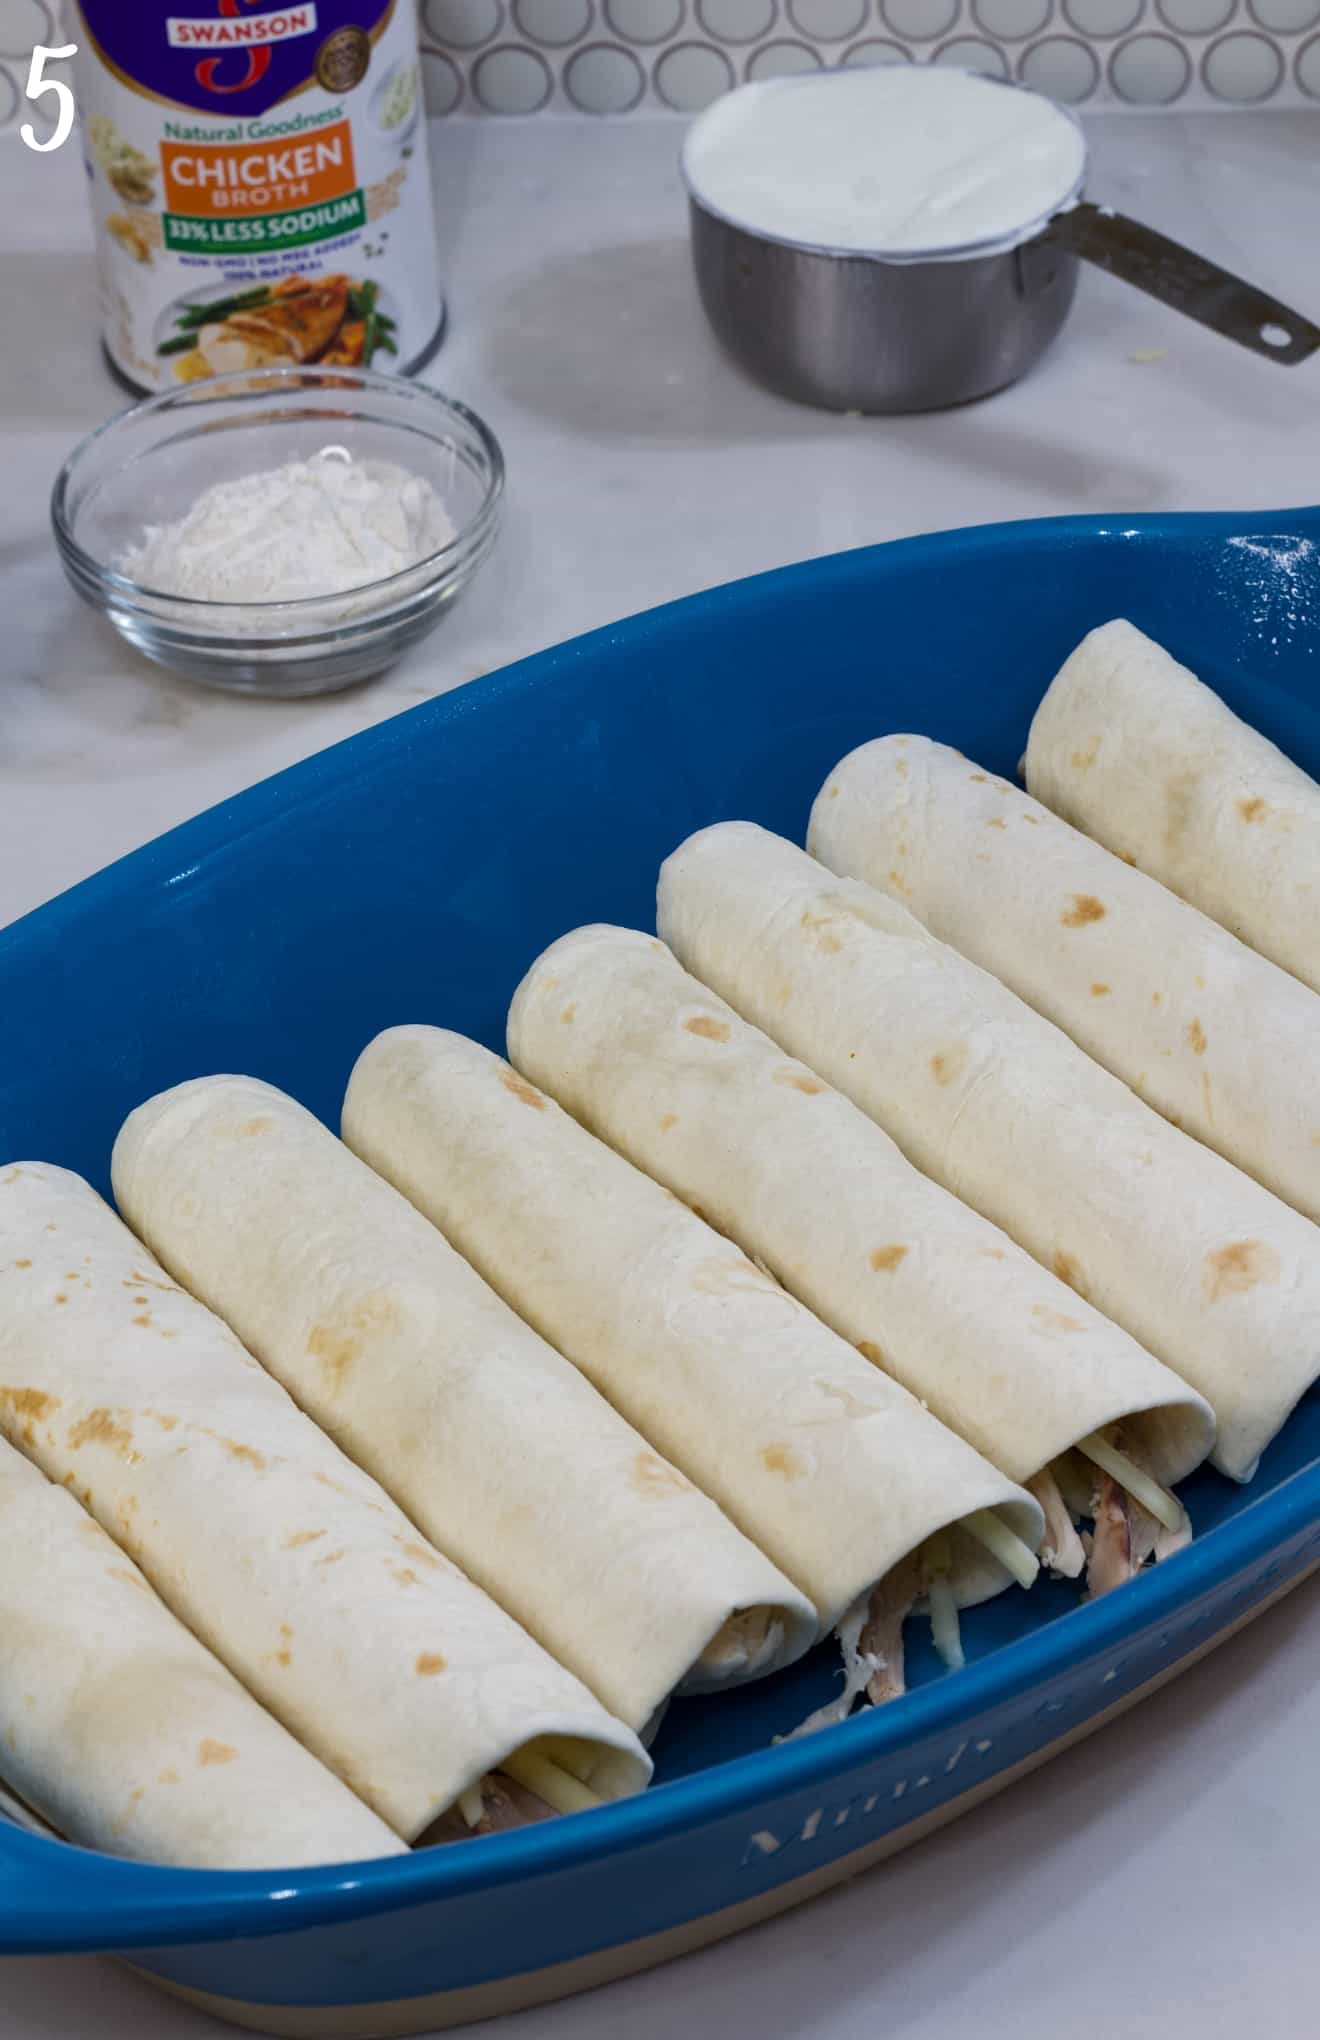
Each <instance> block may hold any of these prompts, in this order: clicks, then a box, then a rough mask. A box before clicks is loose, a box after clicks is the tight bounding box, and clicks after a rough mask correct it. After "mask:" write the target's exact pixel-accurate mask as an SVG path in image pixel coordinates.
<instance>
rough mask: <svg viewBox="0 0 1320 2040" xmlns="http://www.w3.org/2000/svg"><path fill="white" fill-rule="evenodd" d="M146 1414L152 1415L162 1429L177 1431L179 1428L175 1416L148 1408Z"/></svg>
mask: <svg viewBox="0 0 1320 2040" xmlns="http://www.w3.org/2000/svg"><path fill="white" fill-rule="evenodd" d="M147 1415H148V1416H149V1417H154V1419H155V1421H156V1422H157V1423H158V1424H159V1425H160V1428H161V1430H162V1431H177V1430H178V1428H179V1420H178V1418H177V1417H167V1416H164V1415H163V1414H162V1413H161V1411H160V1410H148V1411H147Z"/></svg>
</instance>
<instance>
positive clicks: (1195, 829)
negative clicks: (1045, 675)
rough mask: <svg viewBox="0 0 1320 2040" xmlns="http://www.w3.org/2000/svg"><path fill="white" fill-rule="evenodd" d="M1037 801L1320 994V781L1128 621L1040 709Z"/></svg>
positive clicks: (1074, 663) (1067, 673)
mask: <svg viewBox="0 0 1320 2040" xmlns="http://www.w3.org/2000/svg"><path fill="white" fill-rule="evenodd" d="M1026 762H1027V786H1028V789H1029V790H1030V792H1031V793H1032V794H1033V795H1034V796H1035V798H1036V799H1037V800H1040V801H1043V802H1044V803H1045V805H1046V807H1048V808H1053V810H1054V812H1055V814H1057V815H1062V817H1063V819H1064V820H1065V821H1067V822H1071V823H1073V825H1074V826H1075V827H1076V828H1079V829H1084V830H1085V831H1086V833H1087V835H1088V836H1094V837H1095V839H1096V841H1097V842H1098V843H1103V844H1104V845H1105V847H1106V849H1109V850H1112V851H1114V852H1115V853H1116V855H1118V856H1119V857H1122V858H1124V859H1125V860H1126V861H1127V862H1128V863H1129V864H1135V865H1136V867H1137V869H1138V870H1139V871H1144V872H1146V873H1148V874H1149V876H1150V877H1151V878H1157V879H1158V880H1159V881H1160V883H1161V885H1166V886H1168V887H1169V888H1170V889H1171V891H1173V892H1176V893H1178V894H1179V895H1180V897H1181V898H1183V899H1185V900H1189V901H1190V902H1191V904H1192V905H1193V906H1194V907H1199V908H1200V909H1201V912H1202V913H1203V914H1210V915H1212V916H1213V918H1214V919H1215V920H1216V921H1220V922H1222V924H1223V925H1224V927H1225V928H1228V929H1231V931H1232V933H1233V934H1234V935H1237V936H1240V937H1241V939H1242V941H1243V942H1248V943H1250V945H1251V947H1252V948H1253V949H1258V950H1259V951H1260V953H1261V955H1262V956H1268V957H1270V958H1271V959H1272V960H1273V961H1274V962H1275V963H1277V964H1280V965H1282V967H1283V969H1284V970H1289V971H1291V972H1292V974H1293V976H1294V977H1298V978H1301V979H1302V981H1303V982H1304V983H1305V984H1308V985H1310V987H1311V989H1312V991H1320V786H1317V784H1316V782H1315V780H1314V779H1312V778H1310V777H1309V775H1308V774H1307V773H1305V772H1303V771H1302V770H1301V768H1300V766H1297V765H1294V764H1293V762H1292V760H1291V759H1290V758H1286V757H1285V756H1284V754H1283V752H1282V751H1280V750H1279V749H1278V747H1277V745H1275V744H1272V743H1270V741H1269V739H1268V738H1267V737H1263V736H1261V734H1260V732H1259V731H1258V730H1254V729H1252V728H1251V726H1250V724H1248V723H1244V722H1241V721H1239V719H1238V717H1237V716H1235V715H1234V714H1233V711H1232V710H1231V709H1230V708H1229V707H1228V706H1227V704H1226V703H1224V702H1223V701H1221V700H1220V698H1219V696H1218V695H1217V694H1214V693H1212V691H1211V690H1210V688H1208V687H1206V686H1203V685H1202V683H1201V682H1200V681H1199V680H1198V679H1197V678H1196V675H1195V674H1194V673H1189V672H1188V670H1187V668H1186V666H1180V665H1179V664H1178V662H1177V660H1176V659H1172V658H1170V656H1169V654H1168V653H1167V652H1166V651H1164V650H1163V649H1162V647H1161V646H1159V645H1157V644H1156V643H1155V642H1154V640H1153V639H1151V638H1148V637H1146V636H1145V635H1144V634H1143V632H1141V631H1139V630H1137V629H1136V627H1135V626H1134V625H1133V624H1130V623H1126V622H1123V621H1121V620H1119V621H1116V622H1114V623H1106V624H1103V625H1102V626H1101V628H1100V629H1099V630H1093V631H1092V632H1091V633H1090V635H1089V636H1088V637H1085V638H1083V640H1082V642H1081V644H1080V645H1079V646H1078V647H1077V650H1076V651H1075V652H1074V653H1073V654H1072V657H1071V658H1070V659H1068V660H1067V661H1066V662H1065V664H1064V665H1063V666H1062V667H1061V668H1060V671H1059V673H1058V675H1057V677H1056V678H1055V679H1054V681H1053V682H1052V683H1051V685H1050V687H1049V690H1048V691H1047V693H1046V695H1045V699H1044V700H1043V701H1042V702H1041V705H1040V707H1039V708H1038V709H1037V710H1036V714H1035V719H1034V720H1033V722H1032V725H1031V737H1030V741H1029V742H1028V744H1027V761H1026Z"/></svg>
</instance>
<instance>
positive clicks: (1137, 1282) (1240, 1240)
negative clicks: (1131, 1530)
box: [663, 824, 1320, 1480]
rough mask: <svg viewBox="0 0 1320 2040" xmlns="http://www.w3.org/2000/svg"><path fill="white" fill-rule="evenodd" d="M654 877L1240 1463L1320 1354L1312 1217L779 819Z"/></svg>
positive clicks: (899, 1130)
mask: <svg viewBox="0 0 1320 2040" xmlns="http://www.w3.org/2000/svg"><path fill="white" fill-rule="evenodd" d="M663 891H664V894H665V896H666V900H667V902H668V903H669V904H667V906H666V915H667V918H672V919H673V920H674V921H675V923H676V922H677V918H678V915H679V914H680V913H682V914H683V915H684V918H685V921H686V930H685V931H680V932H679V933H678V934H676V939H679V940H681V941H682V942H683V944H684V946H685V948H687V949H688V951H689V953H690V954H692V955H693V958H694V960H695V961H696V962H697V963H698V965H699V966H700V968H702V969H703V970H708V971H709V972H710V973H711V974H712V975H716V976H719V977H720V978H721V980H722V982H723V983H724V985H725V987H726V989H728V990H730V991H732V993H733V995H734V997H735V998H736V999H737V1001H738V1002H739V1004H740V1005H741V1006H742V1007H743V1008H744V1010H745V1011H747V1012H748V1013H749V1014H751V1015H752V1016H753V1017H755V1018H760V1019H763V1020H764V1022H765V1024H767V1025H768V1026H770V1027H771V1028H772V1029H773V1031H774V1032H775V1033H776V1034H777V1035H778V1037H779V1038H780V1039H781V1040H782V1041H783V1042H784V1043H785V1045H786V1046H792V1045H793V1044H794V1043H795V1042H799V1041H800V1042H803V1043H806V1042H810V1044H811V1048H810V1053H811V1058H812V1061H813V1063H814V1065H815V1067H816V1068H817V1069H818V1070H819V1071H820V1074H821V1075H822V1076H824V1077H827V1078H829V1079H830V1081H831V1082H833V1083H836V1084H838V1086H839V1088H840V1089H841V1090H843V1091H845V1092H846V1093H847V1095H848V1096H849V1097H850V1098H852V1099H853V1100H854V1102H855V1103H856V1104H858V1105H860V1106H861V1107H862V1108H863V1110H865V1111H866V1112H869V1113H870V1114H871V1116H872V1117H873V1118H874V1119H876V1120H878V1121H879V1123H880V1124H881V1125H882V1126H883V1127H884V1128H885V1129H886V1131H887V1132H889V1133H890V1134H891V1135H892V1136H893V1138H894V1139H895V1140H896V1141H897V1142H898V1143H899V1145H900V1146H901V1147H902V1149H903V1151H904V1153H905V1154H906V1155H907V1156H908V1158H909V1159H910V1160H911V1161H913V1162H915V1163H916V1165H917V1167H918V1168H920V1169H923V1170H925V1172H926V1174H927V1175H929V1176H933V1177H934V1178H935V1179H936V1181H938V1182H940V1183H943V1184H944V1185H945V1187H946V1188H947V1189H949V1190H952V1191H953V1192H954V1193H955V1195H956V1196H958V1197H960V1198H962V1199H963V1200H964V1201H965V1202H966V1203H968V1204H970V1205H972V1206H974V1207H975V1209H976V1210H978V1211H980V1212H983V1213H984V1215H985V1216H986V1217H987V1218H990V1219H993V1220H994V1222H995V1223H996V1224H997V1225H1001V1226H1002V1227H1003V1228H1004V1230H1005V1232H1007V1233H1011V1234H1012V1236H1013V1238H1014V1239H1015V1240H1017V1241H1018V1242H1019V1244H1020V1245H1022V1246H1023V1247H1025V1248H1027V1250H1028V1251H1029V1252H1030V1253H1032V1254H1034V1255H1035V1256H1036V1258H1037V1259H1038V1260H1039V1261H1041V1262H1042V1263H1043V1264H1044V1265H1045V1267H1047V1268H1050V1269H1052V1270H1054V1271H1055V1272H1056V1273H1057V1274H1058V1275H1060V1277H1061V1278H1062V1279H1063V1280H1064V1281H1065V1282H1067V1283H1069V1284H1071V1286H1072V1287H1073V1288H1074V1289H1076V1290H1077V1292H1078V1293H1079V1294H1080V1295H1082V1296H1084V1297H1087V1298H1089V1300H1090V1301H1091V1302H1092V1303H1093V1304H1094V1305H1095V1306H1096V1308H1097V1309H1099V1310H1102V1311H1103V1312H1104V1313H1105V1314H1106V1316H1108V1317H1110V1318H1113V1319H1114V1320H1115V1322H1116V1323H1118V1324H1121V1325H1122V1326H1123V1327H1124V1328H1125V1329H1126V1330H1127V1331H1129V1332H1130V1333H1131V1334H1132V1336H1133V1337H1134V1338H1135V1339H1137V1340H1139V1341H1140V1343H1141V1344H1142V1345H1143V1346H1145V1347H1146V1348H1147V1349H1148V1351H1150V1352H1152V1353H1154V1354H1156V1355H1157V1356H1158V1357H1159V1358H1160V1359H1161V1360H1163V1361H1164V1362H1165V1363H1166V1365H1167V1366H1170V1367H1172V1368H1174V1369H1175V1370H1176V1371H1177V1372H1178V1373H1179V1374H1180V1375H1182V1376H1183V1377H1184V1378H1185V1379H1186V1380H1188V1381H1190V1382H1191V1383H1192V1384H1193V1385H1194V1386H1195V1387H1196V1388H1197V1389H1199V1390H1200V1392H1201V1393H1202V1394H1203V1395H1204V1396H1206V1397H1207V1398H1208V1400H1209V1401H1210V1402H1211V1403H1212V1404H1213V1406H1214V1409H1215V1413H1216V1416H1217V1418H1218V1421H1219V1440H1218V1444H1217V1446H1216V1448H1215V1452H1214V1455H1213V1456H1214V1463H1215V1464H1216V1465H1217V1466H1218V1467H1220V1468H1221V1470H1222V1471H1223V1472H1225V1473H1228V1474H1230V1475H1231V1476H1232V1477H1233V1478H1234V1479H1237V1480H1243V1479H1246V1478H1248V1477H1249V1476H1250V1474H1251V1472H1252V1471H1253V1470H1254V1465H1255V1461H1256V1460H1257V1458H1258V1457H1259V1455H1260V1453H1261V1451H1262V1450H1263V1448H1264V1446H1265V1445H1266V1444H1267V1443H1268V1441H1269V1439H1270V1438H1271V1437H1273V1435H1274V1433H1275V1432H1276V1431H1277V1430H1278V1428H1279V1426H1280V1425H1281V1424H1282V1423H1283V1421H1284V1419H1285V1418H1286V1417H1287V1415H1288V1413H1289V1411H1290V1410H1291V1409H1292V1407H1293V1405H1294V1403H1295V1402H1296V1401H1297V1398H1298V1396H1299V1395H1301V1394H1302V1393H1303V1391H1304V1390H1305V1389H1306V1388H1307V1386H1308V1385H1309V1384H1310V1382H1311V1381H1312V1380H1313V1379H1314V1378H1315V1376H1316V1372H1317V1369H1318V1368H1320V1267H1318V1266H1317V1258H1316V1248H1317V1245H1318V1244H1320V1235H1318V1234H1317V1232H1316V1229H1315V1228H1314V1227H1313V1226H1312V1225H1311V1224H1310V1223H1309V1222H1308V1221H1307V1220H1306V1219H1303V1218H1301V1217H1299V1216H1298V1214H1297V1213H1296V1212H1295V1211H1292V1210H1290V1209H1289V1207H1288V1206H1287V1205H1285V1204H1282V1203H1281V1202H1280V1201H1279V1200H1278V1199H1277V1198H1275V1197H1271V1196H1270V1195H1269V1193H1268V1192H1267V1191H1264V1190H1262V1189H1261V1188H1260V1187H1259V1185H1258V1184H1256V1183H1253V1182H1252V1181H1251V1179H1250V1177H1248V1176H1244V1175H1242V1174H1241V1172H1240V1171H1239V1170H1237V1169H1234V1168H1231V1167H1230V1166H1229V1164H1228V1163H1227V1162H1224V1161H1222V1160H1221V1159H1220V1157H1219V1156H1218V1155H1216V1154H1213V1153H1212V1152H1211V1150H1210V1149H1209V1148H1205V1147H1202V1146H1200V1144H1199V1143H1198V1142H1196V1141H1193V1140H1189V1139H1188V1138H1187V1136H1186V1135H1185V1134H1181V1133H1177V1132H1175V1130H1174V1129H1173V1128H1172V1127H1171V1126H1169V1125H1168V1124H1167V1123H1166V1121H1164V1120H1163V1119H1161V1118H1160V1117H1159V1115H1158V1113H1155V1112H1152V1111H1151V1110H1150V1109H1149V1107H1148V1106H1145V1105H1143V1104H1142V1103H1141V1101H1140V1099H1138V1098H1136V1097H1134V1096H1133V1094H1132V1092H1131V1091H1129V1090H1128V1088H1127V1087H1126V1085H1124V1084H1120V1083H1119V1082H1118V1081H1117V1079H1116V1078H1114V1077H1111V1076H1110V1075H1109V1074H1108V1072H1107V1071H1105V1070H1102V1069H1101V1068H1100V1066H1099V1064H1098V1063H1094V1062H1092V1061H1091V1059H1090V1057H1089V1056H1087V1055H1084V1054H1083V1053H1082V1051H1081V1050H1080V1049H1079V1048H1078V1047H1076V1045H1075V1044H1074V1043H1073V1042H1071V1041H1069V1039H1068V1037H1067V1036H1066V1035H1065V1034H1062V1033H1061V1032H1060V1031H1059V1029H1058V1028H1057V1027H1053V1026H1051V1024H1050V1023H1049V1021H1048V1020H1042V1019H1041V1017H1040V1015H1039V1014H1038V1013H1035V1012H1033V1011H1032V1009H1031V1008H1030V1007H1029V1006H1027V1005H1024V1004H1023V1002H1022V1000H1020V999H1018V998H1016V997H1014V995H1013V993H1011V992H1009V991H1007V990H1006V989H1005V987H1004V986H1003V985H1001V984H1000V983H998V981H997V980H996V979H994V978H992V977H991V976H990V975H989V974H988V973H987V972H985V971H983V970H979V969H978V968H977V966H976V965H975V964H973V963H969V962H968V961H967V960H966V958H965V957H962V956H960V955H959V954H958V952H957V951H956V950H953V949H949V948H947V947H946V946H945V945H944V944H943V943H940V942H937V941H936V940H935V938H934V937H933V936H932V935H930V934H929V933H928V932H927V931H926V930H925V929H924V928H923V927H922V926H921V924H920V922H919V921H917V920H916V919H915V918H914V917H913V915H911V914H910V913H909V912H908V911H907V909H906V908H905V907H903V906H901V905H900V904H899V903H898V902H897V901H895V900H893V899H890V898H888V897H887V896H886V895H884V894H881V893H878V892H875V891H873V890H872V888H871V887H869V886H866V885H861V884H858V883H856V882H854V881H852V880H849V879H839V878H836V877H835V876H834V874H833V873H832V872H828V871H826V870H825V869H824V868H823V867H822V866H821V865H819V864H816V863H814V862H813V860H812V859H811V858H809V857H807V856H806V855H804V853H803V852H802V851H800V850H798V849H795V848H794V847H793V846H792V845H791V844H788V843H784V842H782V841H781V840H780V839H779V838H778V837H772V836H767V835H766V834H765V832H764V831H763V830H759V829H752V828H749V827H747V826H745V825H737V824H734V825H730V826H729V827H728V828H725V829H722V830H718V831H712V832H710V835H709V838H708V839H706V838H702V837H694V838H693V839H692V841H691V842H690V843H689V844H688V845H687V846H686V847H685V849H684V850H683V851H682V852H680V853H679V855H678V857H676V858H675V859H674V860H672V863H671V868H670V869H669V870H668V871H667V873H666V877H665V881H664V885H663ZM703 897H705V898H708V900H709V906H707V907H703V906H702V904H701V901H702V899H703ZM689 902H690V903H691V904H690V907H689V904H688V903H689ZM804 916H805V917H806V918H805V921H804ZM698 917H699V918H698ZM721 937H723V939H724V940H726V941H727V943H728V945H729V949H730V954H729V956H728V957H727V959H726V960H725V962H724V964H723V965H722V966H721V964H720V963H719V960H718V958H717V957H716V956H715V955H714V953H713V945H714V944H715V943H716V942H718V941H719V940H720V939H721ZM786 986H787V988H788V989H787V992H785V987H786ZM781 994H784V998H783V1004H782V1005H780V1004H779V1003H778V1001H779V998H780V995H781Z"/></svg>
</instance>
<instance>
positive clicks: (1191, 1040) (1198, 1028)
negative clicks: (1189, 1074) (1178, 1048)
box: [1187, 1020, 1205, 1055]
mask: <svg viewBox="0 0 1320 2040" xmlns="http://www.w3.org/2000/svg"><path fill="white" fill-rule="evenodd" d="M1187 1046H1188V1047H1189V1048H1190V1049H1191V1051H1192V1054H1193V1055H1204V1054H1205V1029H1204V1027H1202V1025H1201V1023H1200V1021H1199V1020H1193V1021H1191V1022H1190V1023H1189V1025H1188V1028H1187Z"/></svg>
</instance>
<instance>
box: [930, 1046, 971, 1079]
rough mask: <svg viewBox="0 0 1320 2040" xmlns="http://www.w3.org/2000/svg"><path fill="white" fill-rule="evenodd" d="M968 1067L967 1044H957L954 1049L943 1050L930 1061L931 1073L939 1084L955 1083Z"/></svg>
mask: <svg viewBox="0 0 1320 2040" xmlns="http://www.w3.org/2000/svg"><path fill="white" fill-rule="evenodd" d="M966 1067H967V1044H966V1042H965V1041H958V1042H955V1043H954V1045H953V1047H952V1048H946V1049H942V1050H941V1051H940V1053H939V1054H938V1055H933V1056H932V1057H931V1059H930V1073H931V1075H932V1076H933V1077H934V1079H935V1081H936V1083H937V1084H940V1085H947V1084H952V1083H954V1082H955V1081H956V1080H957V1078H959V1077H960V1076H961V1075H962V1073H963V1071H964V1070H965V1069H966Z"/></svg>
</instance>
